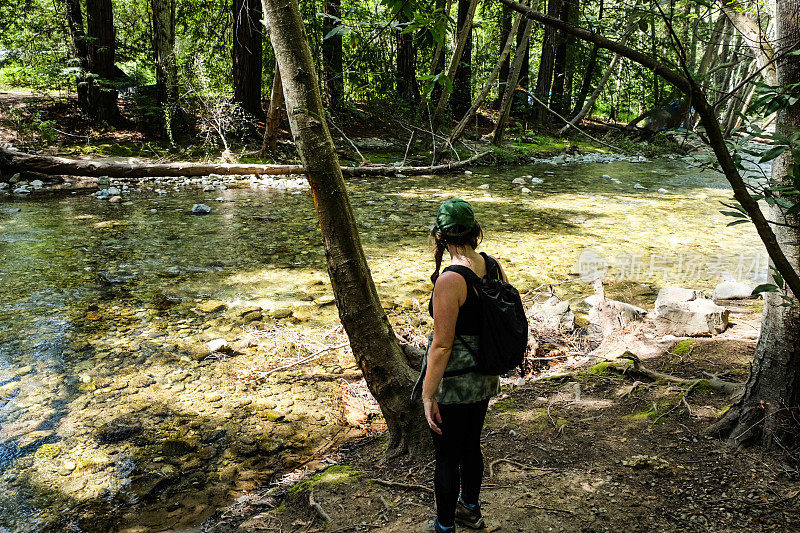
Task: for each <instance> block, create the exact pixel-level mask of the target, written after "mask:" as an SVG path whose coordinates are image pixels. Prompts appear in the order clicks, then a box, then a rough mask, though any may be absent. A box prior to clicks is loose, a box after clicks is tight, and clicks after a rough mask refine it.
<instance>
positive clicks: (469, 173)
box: [464, 170, 472, 176]
mask: <svg viewBox="0 0 800 533" xmlns="http://www.w3.org/2000/svg"><path fill="white" fill-rule="evenodd" d="M464 174H466V175H467V176H471V175H472V171H471V170H465V171H464Z"/></svg>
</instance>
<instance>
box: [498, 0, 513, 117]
mask: <svg viewBox="0 0 800 533" xmlns="http://www.w3.org/2000/svg"><path fill="white" fill-rule="evenodd" d="M517 26H519V25H517ZM515 33H516V30H512V29H511V10H510V9H509V8H508V6H502V11H501V12H500V54H499V56H498V57H503V51H504V50H507V49H508V46H506V45H507V44H510V43H509V42H508V40H509V37H511V36H513V35H514V34H515ZM509 66H510V61H509V59H508V54H506V55H505V57H504V58H503V60H502V61H501V62H500V74H499V76H500V84H499V85H498V87H497V99H495V101H494V102H492V108H493V109H499V108H500V104H501V103H502V102H503V91H505V85H503V84H504V83H505V80H506V79H507V78H508V68H509Z"/></svg>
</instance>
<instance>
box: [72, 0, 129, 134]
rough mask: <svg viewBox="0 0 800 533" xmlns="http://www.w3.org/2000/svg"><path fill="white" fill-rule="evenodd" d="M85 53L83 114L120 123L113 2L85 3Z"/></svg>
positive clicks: (106, 0) (93, 1) (99, 0)
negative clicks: (85, 76)
mask: <svg viewBox="0 0 800 533" xmlns="http://www.w3.org/2000/svg"><path fill="white" fill-rule="evenodd" d="M86 41H87V42H86V52H87V58H88V61H87V63H88V67H89V73H90V74H92V75H91V76H88V77H87V79H86V81H85V82H84V83H86V86H85V88H81V89H80V90H79V92H80V91H81V90H85V92H86V100H85V105H86V107H84V108H82V111H83V112H85V113H87V114H88V115H89V116H91V117H92V118H95V119H97V120H99V121H101V122H108V123H112V122H117V121H118V120H119V119H120V114H119V108H118V107H117V90H116V88H114V83H113V81H112V79H113V77H114V47H115V43H114V13H113V11H112V7H111V0H86Z"/></svg>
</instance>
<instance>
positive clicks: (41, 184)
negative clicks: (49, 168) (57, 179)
mask: <svg viewBox="0 0 800 533" xmlns="http://www.w3.org/2000/svg"><path fill="white" fill-rule="evenodd" d="M31 187H33V188H34V189H36V190H37V191H38V190H39V189H41V188H42V187H44V182H42V180H33V181H32V182H31Z"/></svg>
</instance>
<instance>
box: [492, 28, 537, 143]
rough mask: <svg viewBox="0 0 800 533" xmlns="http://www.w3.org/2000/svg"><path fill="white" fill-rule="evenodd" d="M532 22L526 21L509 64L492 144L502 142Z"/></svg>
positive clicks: (528, 41)
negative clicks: (519, 41) (512, 59)
mask: <svg viewBox="0 0 800 533" xmlns="http://www.w3.org/2000/svg"><path fill="white" fill-rule="evenodd" d="M532 27H533V21H532V20H530V19H529V20H527V21H526V23H525V29H524V30H523V34H522V42H521V43H520V45H519V46H518V47H517V51H516V52H514V62H513V63H512V64H511V72H510V73H509V74H508V82H507V83H506V91H505V93H504V94H503V103H502V104H500V115H499V116H498V117H497V124H495V126H494V131H492V144H494V145H495V146H500V144H501V143H502V142H503V133H504V132H505V130H506V124H508V115H509V114H510V113H511V103H512V102H513V101H514V93H515V92H516V89H517V81H518V80H519V73H520V71H521V70H522V63H523V61H522V59H523V58H524V57H525V52H527V51H528V43H530V39H529V37H530V34H531V28H532Z"/></svg>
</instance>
